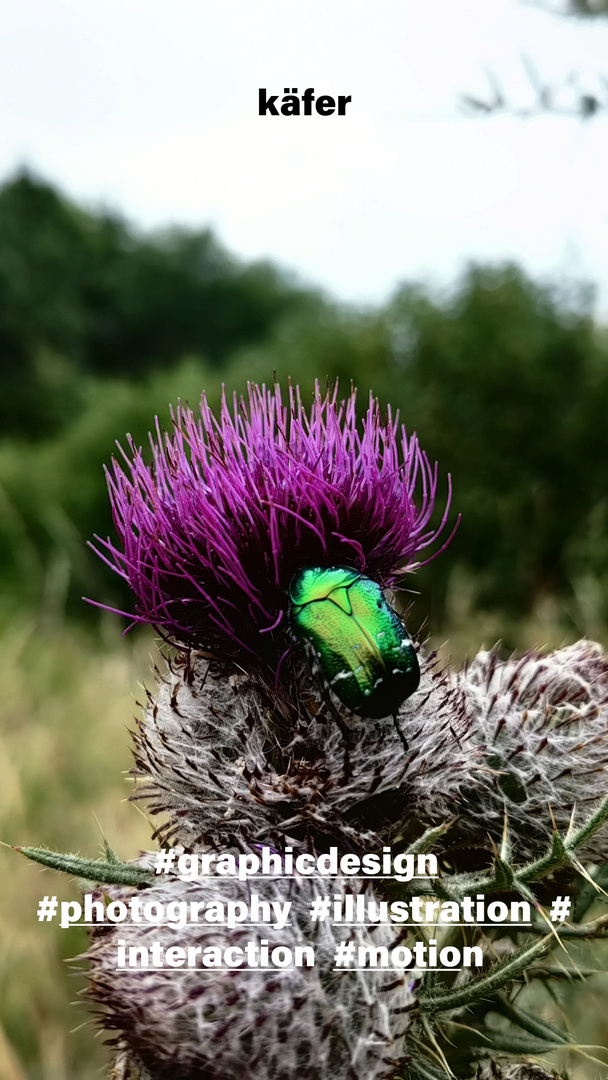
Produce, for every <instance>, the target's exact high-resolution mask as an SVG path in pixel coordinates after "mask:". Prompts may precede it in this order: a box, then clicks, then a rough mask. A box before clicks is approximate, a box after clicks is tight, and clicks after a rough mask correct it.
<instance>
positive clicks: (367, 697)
mask: <svg viewBox="0 0 608 1080" xmlns="http://www.w3.org/2000/svg"><path fill="white" fill-rule="evenodd" d="M289 599H290V601H291V624H292V627H293V630H294V633H295V634H296V636H297V637H298V638H299V639H300V640H301V641H305V642H308V644H309V645H310V646H311V647H312V649H313V651H314V653H315V656H316V657H317V659H318V661H319V664H320V666H321V669H322V671H323V674H324V676H325V678H326V679H327V681H328V683H329V685H330V686H331V688H332V690H333V691H334V692H335V693H336V694H337V696H338V697H339V698H340V700H341V701H343V702H344V704H345V705H346V706H347V707H348V708H349V709H352V710H353V712H356V713H358V714H359V715H360V716H369V717H375V718H378V717H381V716H390V715H394V714H395V713H396V712H397V710H398V708H399V706H400V705H401V703H402V702H403V701H405V699H406V698H407V697H409V696H410V694H413V693H414V691H415V690H416V689H417V687H418V683H419V682H420V669H419V667H418V659H417V656H416V650H415V649H414V646H413V644H412V641H411V638H410V637H409V635H408V633H407V630H406V629H405V627H404V625H403V623H402V621H401V619H400V618H399V616H398V615H397V612H396V611H394V610H393V608H392V607H391V606H390V604H388V603H387V602H386V600H385V598H384V594H383V592H382V589H381V588H380V586H379V585H378V584H377V583H376V582H375V581H372V580H371V578H368V577H364V576H363V574H359V573H358V572H357V571H356V570H353V569H352V568H350V567H346V566H332V567H329V568H328V567H321V566H307V567H304V568H303V569H302V570H299V571H298V572H297V574H295V575H294V576H293V578H292V579H291V582H290V584H289Z"/></svg>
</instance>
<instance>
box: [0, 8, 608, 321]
mask: <svg viewBox="0 0 608 1080" xmlns="http://www.w3.org/2000/svg"><path fill="white" fill-rule="evenodd" d="M524 53H525V54H528V55H529V56H530V57H531V58H533V60H534V63H535V65H536V67H537V69H538V70H539V71H540V72H541V74H542V76H543V77H544V78H545V79H547V80H549V81H552V80H559V79H561V78H563V77H564V76H566V75H568V73H570V72H572V71H575V70H578V71H580V72H581V73H582V74H583V75H584V76H588V81H589V85H590V86H591V87H593V86H594V85H595V83H594V81H593V80H594V77H597V75H598V73H602V72H606V73H607V74H608V20H599V21H598V20H591V21H587V22H582V23H581V22H578V21H574V20H572V19H559V18H552V17H550V16H548V15H546V14H543V13H542V12H540V11H538V10H535V9H534V8H532V7H530V6H526V5H524V4H521V3H518V2H517V0H299V2H297V0H296V2H291V3H287V2H286V0H214V2H210V0H173V2H172V3H171V4H169V3H167V2H166V0H165V2H163V3H161V2H159V0H23V2H22V3H19V2H18V0H4V3H3V4H2V0H0V178H4V177H5V176H7V175H8V174H10V172H11V171H13V170H14V169H15V168H16V167H17V166H19V165H20V164H28V165H29V166H31V167H32V168H34V169H35V170H37V171H39V172H40V173H41V174H42V175H43V176H45V177H47V178H49V179H50V180H52V181H55V182H57V183H58V184H59V185H60V186H61V187H62V188H63V190H64V191H66V192H67V193H69V194H70V195H72V196H74V197H76V198H78V199H79V200H84V201H85V202H87V203H88V204H90V205H95V204H97V205H99V204H101V203H103V204H104V205H106V206H111V207H113V208H115V209H118V210H120V211H121V212H123V213H124V214H126V215H127V216H128V217H129V218H131V219H132V220H133V221H134V222H135V223H137V224H140V225H142V226H145V227H150V226H156V225H164V224H167V223H169V222H180V223H186V224H191V225H196V226H204V225H208V224H210V225H212V226H213V227H214V228H215V229H216V230H217V233H218V236H219V239H220V240H221V241H222V242H224V243H225V244H226V245H227V246H228V247H229V248H230V249H231V250H232V251H234V252H235V253H237V254H239V255H242V256H245V257H248V258H251V257H257V256H270V257H272V258H274V259H275V260H277V261H279V262H280V263H282V264H283V265H285V266H287V267H289V268H292V269H294V270H296V271H297V272H298V273H299V274H300V275H302V276H303V277H305V278H306V279H308V280H309V281H312V282H313V283H316V284H319V285H322V286H325V287H326V288H327V289H328V290H329V291H330V292H332V293H333V294H334V295H335V296H337V297H339V298H341V299H346V300H350V301H356V302H377V301H382V300H384V299H385V298H387V297H388V295H389V294H390V292H391V291H392V290H393V289H394V288H395V286H396V285H397V283H398V282H399V281H401V280H403V279H405V278H410V279H411V278H418V277H421V276H423V277H425V278H429V277H430V278H439V280H443V281H446V280H449V279H450V278H451V276H452V275H453V274H454V273H455V272H456V271H457V270H458V268H459V267H460V266H461V265H462V264H463V262H465V261H466V260H468V259H469V258H475V259H501V258H507V257H509V258H515V259H517V260H519V261H520V262H522V263H523V264H524V266H525V267H526V268H527V269H528V270H530V271H532V272H534V273H535V274H546V273H552V274H558V275H563V274H568V275H569V276H581V275H583V276H588V277H590V278H591V279H593V280H594V281H596V282H597V283H598V284H599V285H600V286H601V289H602V291H601V308H602V312H603V314H608V116H607V117H606V118H599V119H596V120H595V121H590V122H589V121H588V122H586V123H582V122H581V121H578V120H572V119H566V118H562V117H555V116H546V117H540V118H535V119H527V120H522V119H516V118H514V117H507V116H502V117H494V118H490V119H469V118H464V117H463V116H461V115H460V114H459V111H458V105H457V100H458V95H459V94H460V93H464V92H472V93H477V94H480V95H483V94H484V93H487V83H486V78H485V75H484V70H485V69H489V70H491V71H493V72H494V73H495V74H496V75H497V76H498V78H499V79H500V81H501V83H502V85H503V86H504V87H505V88H506V90H507V91H508V93H509V97H510V98H511V99H512V100H513V102H514V103H516V104H519V105H521V106H525V104H526V103H530V102H531V100H532V91H531V89H530V86H529V83H528V82H527V81H526V78H525V76H524V74H523V69H522V64H521V57H522V54H524ZM260 86H265V87H267V88H268V90H269V91H272V92H273V93H277V92H278V93H279V94H282V91H283V87H284V86H297V87H298V88H299V90H300V92H302V91H303V90H304V89H305V88H306V87H308V86H312V87H314V88H315V90H316V91H317V93H318V94H320V93H329V94H334V95H337V94H339V93H342V94H352V98H353V101H352V104H351V105H349V106H348V111H347V115H346V116H345V117H336V116H334V117H326V118H322V117H317V116H311V117H299V118H283V117H277V118H274V117H266V118H261V117H259V116H258V115H257V92H258V87H260Z"/></svg>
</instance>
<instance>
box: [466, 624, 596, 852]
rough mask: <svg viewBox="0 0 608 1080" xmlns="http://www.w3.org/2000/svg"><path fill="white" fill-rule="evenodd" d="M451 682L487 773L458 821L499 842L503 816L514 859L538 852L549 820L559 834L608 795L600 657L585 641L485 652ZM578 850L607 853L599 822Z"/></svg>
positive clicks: (543, 844) (548, 827) (594, 647)
mask: <svg viewBox="0 0 608 1080" xmlns="http://www.w3.org/2000/svg"><path fill="white" fill-rule="evenodd" d="M456 681H457V684H458V685H459V687H460V689H461V690H462V693H463V694H464V698H465V711H466V713H467V716H468V717H469V720H470V722H471V723H472V725H473V728H474V731H475V735H474V741H475V742H476V743H477V744H478V745H479V746H480V747H483V748H484V755H485V760H486V764H487V766H488V769H489V771H488V772H487V773H486V775H485V777H484V778H483V783H482V786H481V787H480V788H479V789H477V790H476V791H471V792H470V797H469V799H468V800H467V803H466V805H465V806H464V807H463V812H462V816H461V823H462V825H463V826H464V825H465V824H470V825H471V826H472V825H473V822H474V821H476V823H477V828H479V827H480V826H481V827H482V828H483V830H484V831H485V832H489V833H490V834H491V835H493V836H494V838H495V839H496V842H497V843H498V842H499V839H500V836H501V834H502V831H503V828H504V822H505V817H506V819H507V822H508V826H509V830H510V832H511V834H512V837H513V845H514V852H515V854H516V856H517V857H520V858H522V859H524V858H531V857H532V858H533V857H536V856H538V855H539V854H540V853H541V852H542V851H544V849H545V847H546V838H547V832H548V831H550V830H551V828H552V823H553V822H555V824H556V825H557V828H558V829H559V831H560V832H561V833H563V834H564V835H565V834H566V833H567V832H568V829H569V827H570V824H571V819H572V818H573V817H574V825H575V826H576V824H577V822H578V821H580V820H581V819H584V818H585V817H587V816H588V814H589V812H590V809H592V808H593V807H594V805H596V804H597V803H598V802H600V801H601V800H602V799H603V798H604V797H605V796H606V794H607V792H608V662H607V658H606V654H605V653H604V650H603V649H602V647H601V646H600V645H598V644H596V643H594V642H590V641H579V642H577V643H576V644H575V645H571V646H569V647H568V648H564V649H559V650H557V652H554V653H551V654H549V655H545V656H543V655H541V654H539V653H535V652H531V653H527V654H526V655H524V656H523V657H521V658H520V659H512V660H508V661H506V662H501V661H500V660H499V659H498V655H497V652H496V651H492V652H482V653H479V655H478V656H477V657H476V658H475V659H474V660H473V662H472V663H470V664H469V665H468V666H467V667H466V668H465V669H464V671H462V672H461V673H460V674H459V675H457V676H456ZM584 855H585V856H587V857H591V858H593V857H597V858H600V859H606V858H608V830H607V829H606V828H604V829H602V830H600V831H599V832H597V833H595V834H594V835H593V837H590V839H589V842H588V843H587V844H586V845H585V848H584Z"/></svg>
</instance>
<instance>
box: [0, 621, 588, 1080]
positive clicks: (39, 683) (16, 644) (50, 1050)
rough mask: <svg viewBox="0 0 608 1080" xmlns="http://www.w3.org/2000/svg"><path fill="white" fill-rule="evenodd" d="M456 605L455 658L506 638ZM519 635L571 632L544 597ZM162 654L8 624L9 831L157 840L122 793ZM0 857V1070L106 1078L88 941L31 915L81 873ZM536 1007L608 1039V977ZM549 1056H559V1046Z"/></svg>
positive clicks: (581, 1067) (51, 842) (33, 836)
mask: <svg viewBox="0 0 608 1080" xmlns="http://www.w3.org/2000/svg"><path fill="white" fill-rule="evenodd" d="M452 614H453V615H454V616H458V618H455V621H454V624H453V626H452V628H451V631H449V632H446V634H445V635H442V637H441V638H438V639H437V640H433V639H432V640H431V641H430V645H431V646H434V647H440V654H441V655H442V656H448V655H449V656H450V658H451V661H452V663H461V662H462V661H463V660H464V659H466V657H467V655H468V656H471V655H473V653H474V652H475V651H476V650H477V648H478V647H479V646H480V644H481V643H482V642H483V643H485V645H486V646H489V645H491V644H492V643H493V641H495V640H496V638H497V637H498V636H500V635H499V634H498V632H497V631H498V623H499V620H498V619H497V618H496V619H495V618H493V617H492V616H484V617H481V616H480V617H475V618H473V617H471V616H469V617H468V618H467V619H464V620H463V619H462V618H460V614H459V612H458V611H455V612H453V613H452ZM510 632H511V631H510ZM515 632H516V631H515V629H512V633H515ZM517 635H518V644H519V647H520V648H525V647H527V646H531V645H533V644H539V645H544V646H545V647H547V648H555V647H558V646H559V645H562V644H564V643H565V642H566V637H565V635H564V632H563V629H561V628H560V627H559V626H558V625H557V624H555V623H553V622H552V621H551V612H550V611H549V609H547V610H546V611H545V612H544V613H543V612H537V613H536V615H535V617H534V619H533V620H531V621H530V622H529V623H527V624H525V625H524V624H522V625H521V626H519V628H518V629H517ZM446 639H448V644H444V642H445V640H446ZM157 655H158V653H157V646H156V643H155V641H154V638H153V635H152V634H151V633H141V634H139V635H131V636H128V637H127V638H124V639H121V637H120V628H119V626H118V624H117V623H115V622H113V621H110V622H109V623H108V624H106V625H105V629H104V630H103V632H102V633H101V634H100V635H92V634H88V633H86V632H85V631H83V630H82V629H80V628H78V627H76V626H74V625H71V624H69V623H65V622H63V621H61V620H52V619H50V620H49V619H47V620H46V621H45V620H44V619H43V620H41V619H36V618H34V617H32V616H29V615H26V614H23V615H21V616H18V617H13V618H12V619H11V620H10V622H9V623H8V624H6V625H4V626H3V627H2V628H1V631H0V686H1V687H2V689H1V692H0V839H1V840H2V841H4V842H5V843H7V844H30V845H33V846H48V847H50V848H54V849H56V850H60V851H75V852H81V853H83V854H87V855H91V856H96V855H97V854H98V853H100V850H101V847H102V832H103V836H105V838H106V839H107V840H108V842H109V843H110V844H111V846H112V847H113V848H114V849H115V850H116V851H117V852H118V854H119V855H120V856H121V857H122V858H124V859H129V858H132V857H134V856H135V855H136V854H137V852H138V851H139V850H140V849H145V848H149V847H150V835H151V832H152V831H153V825H152V823H151V822H150V821H148V820H147V819H146V818H145V816H144V815H143V813H142V812H141V811H140V810H139V809H138V808H137V806H136V805H134V804H133V803H129V802H128V801H127V800H128V796H129V793H130V791H131V781H130V780H128V779H127V777H126V774H127V773H128V771H129V769H130V767H131V751H130V737H129V733H128V730H129V728H131V727H132V726H133V718H134V717H136V716H138V715H139V713H140V710H139V709H138V706H137V704H136V700H137V699H138V698H139V699H140V700H141V695H142V689H141V683H142V682H145V683H146V684H147V685H148V686H150V687H152V678H151V675H150V668H151V657H154V658H155V659H157ZM155 824H157V822H155ZM0 859H1V861H2V862H1V866H2V871H1V873H2V876H1V881H2V887H1V889H0V895H1V901H2V903H1V911H0V919H1V922H0V927H1V929H0V942H1V951H0V1078H1V1080H94V1078H95V1080H99V1077H101V1076H103V1075H104V1071H105V1066H106V1064H107V1061H108V1053H107V1050H106V1049H105V1047H104V1046H103V1045H102V1041H101V1038H100V1036H99V1035H98V1034H97V1033H96V1029H95V1025H94V1023H93V1020H92V1014H91V1011H90V1010H89V1009H88V1007H87V1006H86V1004H84V1003H83V1002H82V998H81V996H80V994H81V991H82V989H83V987H84V986H85V979H84V978H83V976H82V975H79V974H74V971H75V969H77V968H78V967H79V965H78V964H74V963H71V962H70V960H71V958H73V957H77V956H78V955H79V954H80V953H81V952H83V950H84V949H85V947H86V934H85V931H84V930H83V929H80V928H72V929H67V930H62V929H60V928H59V926H58V925H57V922H56V921H55V922H53V923H39V922H38V921H37V917H36V910H37V906H38V903H39V900H40V898H41V897H43V896H44V895H45V894H48V895H54V894H56V895H57V896H58V898H59V900H77V899H79V891H78V886H77V883H76V882H75V881H73V880H71V879H69V878H67V877H64V876H63V875H60V874H57V873H55V872H53V871H51V870H45V869H42V868H40V867H39V866H37V865H36V864H33V863H31V862H29V861H28V860H26V859H25V858H23V857H22V856H20V855H18V854H17V853H15V852H13V851H11V850H10V849H8V848H0ZM602 910H605V909H602ZM568 948H569V951H570V952H571V954H572V955H573V956H574V957H575V958H576V963H577V964H578V965H579V966H581V967H585V968H589V967H590V966H593V967H595V968H599V969H600V970H605V969H606V970H608V951H607V950H605V949H600V948H598V946H597V943H595V944H594V947H593V950H591V949H585V948H584V947H579V948H577V949H576V951H575V950H573V949H572V948H571V946H570V945H569V946H568ZM564 960H565V956H564ZM555 961H556V962H559V958H558V957H556V958H555ZM80 967H82V965H80ZM524 993H526V992H525V991H524ZM529 1007H530V1006H529ZM532 1008H534V1009H535V1010H536V1012H537V1014H539V1015H543V1016H546V1017H547V1018H551V1017H552V1018H554V1019H557V1018H558V1017H559V1018H560V1020H561V1019H563V1016H564V1015H565V1016H566V1017H567V1021H568V1026H569V1030H570V1031H572V1032H575V1034H576V1037H577V1038H578V1039H579V1040H580V1041H581V1042H585V1043H586V1044H598V1043H600V1044H601V1043H604V1044H605V1043H606V1042H608V1024H607V1023H606V1019H605V1018H606V1014H607V1012H608V977H602V976H594V977H593V978H592V979H591V980H590V981H589V982H588V983H586V984H583V985H581V984H578V983H570V984H568V983H567V982H566V983H559V984H555V987H552V996H551V995H550V994H548V993H547V994H545V995H544V996H543V998H542V999H541V998H540V997H537V998H536V999H535V1000H534V1002H533V1003H532ZM589 1053H590V1054H592V1055H594V1056H595V1055H596V1054H597V1056H599V1057H600V1058H603V1059H604V1060H608V1057H607V1056H606V1055H605V1054H604V1055H602V1054H601V1053H598V1052H597V1051H594V1050H590V1051H589ZM554 1064H559V1065H560V1067H562V1068H563V1067H564V1064H565V1058H564V1056H563V1055H562V1056H561V1058H556V1059H555V1062H554ZM568 1067H569V1069H570V1074H571V1075H572V1076H573V1077H576V1078H577V1080H587V1078H588V1080H599V1078H600V1077H602V1076H605V1075H606V1069H605V1068H602V1066H600V1065H598V1064H595V1063H593V1062H591V1061H590V1060H588V1059H587V1058H585V1057H583V1056H582V1055H581V1054H574V1053H570V1055H569V1059H568Z"/></svg>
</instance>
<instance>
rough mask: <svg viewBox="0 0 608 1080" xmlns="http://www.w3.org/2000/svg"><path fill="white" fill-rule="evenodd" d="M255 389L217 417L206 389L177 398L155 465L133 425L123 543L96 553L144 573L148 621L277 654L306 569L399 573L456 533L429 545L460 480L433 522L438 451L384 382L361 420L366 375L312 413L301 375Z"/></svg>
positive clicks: (136, 579) (122, 479)
mask: <svg viewBox="0 0 608 1080" xmlns="http://www.w3.org/2000/svg"><path fill="white" fill-rule="evenodd" d="M248 399H249V401H248V405H247V404H246V403H245V401H244V399H241V400H240V401H239V400H237V397H236V395H235V396H234V400H233V410H232V412H231V411H230V409H229V407H228V403H227V401H226V396H225V394H223V396H222V404H221V411H220V415H219V419H218V418H217V417H216V416H214V414H213V413H212V411H211V409H210V408H209V405H208V404H207V400H206V397H205V395H204V394H203V397H202V401H201V407H200V419H199V418H197V417H196V416H195V415H194V413H193V412H192V410H191V409H189V408H188V407H187V406H184V405H181V404H179V405H178V408H177V410H176V412H175V413H173V412H172V420H173V432H172V433H167V432H161V430H160V427H159V425H158V420H157V422H156V438H154V437H153V436H152V435H151V436H150V442H151V446H152V453H153V464H152V465H147V464H146V463H145V461H144V457H143V453H142V450H141V448H137V447H136V446H135V444H134V443H133V440H132V439H131V438H130V437H129V453H126V452H125V451H124V450H122V448H120V447H119V449H121V453H122V455H123V458H124V461H125V462H126V466H127V468H126V469H125V468H124V466H121V465H120V464H119V463H118V462H117V461H116V460H113V462H112V469H111V471H110V470H108V471H107V475H108V485H109V490H110V498H111V502H112V509H113V517H114V523H115V526H116V530H117V532H118V536H119V545H115V544H113V543H112V542H111V541H110V539H108V540H101V539H100V538H97V540H98V542H99V544H100V545H101V547H102V548H103V549H105V552H106V553H107V554H105V555H104V554H103V553H102V552H101V551H97V553H98V554H100V555H101V557H102V558H104V560H105V561H106V562H107V563H108V565H110V566H111V568H112V569H113V570H115V571H116V572H117V573H118V574H119V575H120V576H121V577H123V578H124V580H125V581H127V582H128V584H129V585H130V586H131V588H132V589H133V591H134V593H135V596H136V610H135V615H134V621H135V622H144V623H151V624H152V625H154V626H156V627H158V628H159V629H160V630H161V631H162V632H163V634H164V635H166V636H167V637H168V638H170V639H172V640H177V641H181V642H184V643H185V644H187V645H192V646H195V647H197V648H202V649H206V650H209V651H210V652H211V653H213V654H214V655H216V656H218V657H222V658H227V659H240V660H241V661H244V660H246V659H247V657H248V662H249V664H251V663H252V662H253V663H254V664H258V665H259V662H260V661H261V662H262V665H263V666H266V665H267V666H269V667H270V668H271V669H272V670H275V669H276V668H277V664H278V662H279V659H280V657H281V655H282V654H284V653H285V651H286V649H287V648H288V647H289V644H290V640H291V639H290V636H289V633H288V621H287V619H286V614H287V610H288V598H287V588H288V585H289V582H290V580H291V578H292V576H293V575H294V573H295V572H296V571H297V570H298V569H300V568H301V567H303V566H327V567H330V566H337V565H340V566H344V565H346V566H352V567H354V568H356V569H357V570H359V571H360V572H362V573H364V574H365V575H366V576H368V577H371V578H373V579H374V580H375V581H377V582H378V583H379V584H380V585H381V586H382V587H383V588H387V587H390V586H392V585H394V584H395V583H396V582H397V581H398V580H399V579H400V577H401V576H402V574H403V573H404V572H405V571H406V570H409V571H411V570H414V569H415V568H417V567H419V566H422V565H424V562H428V561H430V559H432V558H434V557H435V556H436V555H437V554H439V553H440V551H443V550H444V548H445V547H446V546H447V544H449V542H450V540H451V538H452V535H453V533H452V534H451V535H450V537H449V538H448V539H447V540H446V541H445V543H444V544H443V545H442V546H441V548H440V549H439V550H438V551H435V552H434V554H432V555H430V556H429V557H428V558H427V559H426V560H424V561H423V562H420V561H416V557H417V556H418V555H419V553H420V552H422V551H424V550H425V549H427V548H428V547H429V546H430V545H432V544H433V543H434V542H435V541H436V540H437V538H438V537H439V535H440V534H441V532H442V531H443V529H444V527H445V524H446V520H447V515H448V511H449V507H450V500H451V483H450V478H449V477H448V498H447V503H446V508H445V512H444V514H443V518H442V520H441V523H440V525H439V527H438V528H433V527H432V526H431V524H430V521H431V515H432V512H433V507H434V501H435V495H436V489H437V466H436V465H435V466H433V467H432V466H431V465H430V463H429V461H428V458H427V456H426V454H425V453H424V452H423V451H422V450H421V449H420V447H419V445H418V440H417V438H416V436H415V435H412V436H411V437H409V438H408V436H407V433H406V431H405V429H404V428H403V427H400V425H399V423H398V416H397V417H395V418H394V419H393V417H392V415H391V412H390V409H389V410H388V413H387V417H386V419H384V418H383V416H382V414H381V411H380V407H379V404H378V402H377V401H374V400H373V398H372V397H371V396H370V401H369V406H368V409H367V413H366V416H365V418H364V420H363V422H362V424H361V425H360V426H359V425H358V423H357V416H356V392H355V391H354V390H352V391H351V393H350V395H349V397H348V398H347V399H346V400H345V401H339V400H338V390H337V386H336V387H335V388H334V389H333V390H332V391H330V390H328V391H327V393H326V394H325V396H322V394H321V391H320V389H319V386H318V384H317V385H316V388H315V397H314V400H313V403H312V406H311V408H310V411H309V412H308V413H307V411H306V409H305V408H304V406H303V404H302V400H301V397H300V392H299V389H298V388H297V387H296V388H295V389H294V388H292V387H291V386H290V387H289V405H288V406H285V405H283V403H282V399H281V392H280V388H279V386H278V385H277V386H275V387H274V390H273V391H270V390H267V389H266V387H261V388H260V387H259V386H256V385H250V386H249V390H248ZM416 492H417V493H418V505H416V503H415V501H414V495H415V493H416ZM457 524H458V523H457ZM95 550H97V549H95ZM121 614H124V613H123V612H121Z"/></svg>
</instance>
